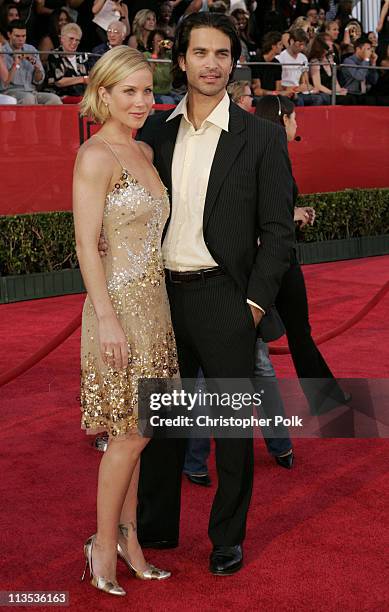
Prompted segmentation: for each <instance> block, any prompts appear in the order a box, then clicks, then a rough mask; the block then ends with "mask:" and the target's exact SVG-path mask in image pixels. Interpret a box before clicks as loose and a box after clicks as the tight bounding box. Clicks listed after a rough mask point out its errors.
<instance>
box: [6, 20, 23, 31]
mask: <svg viewBox="0 0 389 612" xmlns="http://www.w3.org/2000/svg"><path fill="white" fill-rule="evenodd" d="M12 30H26V24H25V23H24V21H22V20H21V19H13V20H12V21H10V22H9V24H8V25H7V32H12Z"/></svg>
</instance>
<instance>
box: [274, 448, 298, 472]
mask: <svg viewBox="0 0 389 612" xmlns="http://www.w3.org/2000/svg"><path fill="white" fill-rule="evenodd" d="M274 458H275V460H276V463H278V465H280V466H281V467H283V468H286V469H287V470H291V469H292V467H293V463H294V454H293V451H292V452H291V453H289V455H284V456H283V457H274Z"/></svg>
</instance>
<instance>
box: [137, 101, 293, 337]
mask: <svg viewBox="0 0 389 612" xmlns="http://www.w3.org/2000/svg"><path fill="white" fill-rule="evenodd" d="M170 112H171V111H167V112H162V113H158V114H156V115H154V116H152V117H150V118H149V119H148V121H147V122H146V124H145V126H144V127H143V128H142V130H141V131H140V132H139V133H138V136H137V138H138V139H139V140H142V141H144V142H147V143H148V144H149V145H150V146H151V147H152V148H153V150H154V165H155V166H156V168H157V170H158V172H159V174H160V177H161V180H162V182H163V183H164V184H165V186H166V187H167V189H168V192H169V195H170V196H171V193H172V176H171V168H172V159H173V153H174V146H175V141H176V137H177V133H178V128H179V126H180V121H181V115H179V116H177V117H175V118H174V119H172V120H171V121H166V119H167V117H168V116H169V115H170ZM229 112H230V121H229V131H228V132H225V131H224V130H223V131H222V133H221V136H220V139H219V142H218V145H217V149H216V153H215V157H214V160H213V164H212V168H211V172H210V176H209V182H208V190H207V194H206V201H205V207H204V218H203V232H204V240H205V244H206V245H207V248H208V250H209V252H210V253H211V255H212V257H213V258H214V260H215V261H216V262H217V263H218V264H219V265H220V266H222V267H223V268H224V269H225V270H226V272H227V273H228V274H229V275H230V276H231V277H232V278H233V279H234V281H235V282H236V284H237V285H238V287H240V289H241V291H242V293H243V295H245V296H246V297H247V298H248V299H250V300H252V301H253V302H255V303H256V304H258V305H259V306H261V307H262V308H263V309H264V310H265V311H269V309H270V307H271V306H272V305H273V304H274V300H275V297H276V295H277V293H278V289H279V287H280V284H281V279H282V276H283V274H284V273H285V272H286V270H287V269H288V267H289V262H290V255H291V252H292V248H293V245H294V242H295V227H294V222H293V201H292V199H293V179H292V173H291V167H290V161H289V155H288V149H287V143H286V135H285V130H284V129H283V128H282V127H281V126H278V125H276V124H274V123H271V122H269V121H266V120H262V119H260V118H258V117H255V116H252V115H251V114H250V113H248V112H246V111H244V110H242V109H240V108H239V107H238V106H236V105H235V104H234V103H232V102H231V104H230V111H229ZM192 177H193V182H195V181H196V168H193V172H192ZM166 227H167V226H166ZM165 231H166V228H165ZM258 237H259V239H260V245H259V246H258ZM265 319H267V317H264V318H263V319H262V321H263V322H264V323H265V324H266V321H265ZM261 326H262V324H261V325H260V328H259V329H260V333H261Z"/></svg>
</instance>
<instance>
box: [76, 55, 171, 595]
mask: <svg viewBox="0 0 389 612" xmlns="http://www.w3.org/2000/svg"><path fill="white" fill-rule="evenodd" d="M152 85H153V75H152V72H151V70H150V68H149V66H148V63H147V61H146V59H145V58H144V57H143V55H142V54H141V53H139V52H138V51H136V50H134V49H129V48H128V47H126V46H120V47H116V48H114V49H111V50H110V51H107V53H105V54H104V55H103V57H101V58H100V59H99V60H98V62H97V63H96V64H95V66H94V67H93V69H92V71H91V74H90V80H89V83H88V87H87V90H86V93H85V96H84V99H83V101H82V103H81V112H82V114H83V115H86V116H88V117H90V118H92V119H93V120H95V121H97V122H99V123H102V128H101V130H100V131H99V132H98V134H96V135H94V136H92V138H90V139H89V140H88V141H87V142H86V143H84V144H83V146H82V147H81V148H80V151H79V153H78V156H77V160H76V164H75V169H74V185H73V202H74V205H73V208H74V222H75V233H76V246H77V255H78V259H79V262H80V268H81V272H82V275H83V279H84V282H85V286H86V289H87V292H88V295H87V298H86V301H85V305H84V310H83V321H82V338H81V377H82V378H81V411H82V428H84V429H86V430H87V432H88V433H93V434H95V433H98V432H102V431H106V432H108V433H109V443H108V448H107V450H106V452H105V454H104V456H103V458H102V460H101V463H100V468H99V476H98V488H97V532H96V534H95V535H93V536H91V537H90V538H89V539H88V540H87V542H86V543H85V546H84V554H85V561H86V564H85V571H86V569H87V566H88V565H89V571H90V575H91V583H92V585H93V586H94V587H96V588H97V589H100V590H102V591H106V592H108V593H111V594H112V595H119V596H120V595H125V591H124V589H123V588H122V587H121V586H119V584H118V583H117V580H116V559H117V554H118V555H119V557H120V558H121V559H122V560H123V561H124V562H125V563H126V565H127V567H128V568H129V569H130V570H131V571H133V572H134V573H135V575H136V576H137V577H138V578H142V579H153V578H154V579H157V580H161V579H164V578H168V577H169V576H170V573H169V572H166V571H164V570H159V569H157V568H155V567H154V566H152V565H150V564H148V563H146V561H145V559H144V556H143V552H142V549H141V548H140V545H139V542H138V539H137V532H136V508H137V490H138V477H139V457H140V454H141V452H142V450H143V448H144V447H145V446H146V444H147V442H148V439H146V438H142V437H141V436H140V435H139V433H138V431H137V421H138V403H137V400H138V396H137V385H138V381H139V379H140V378H147V377H153V378H170V377H174V376H176V375H177V372H178V366H177V353H176V345H175V340H174V335H173V330H172V326H171V319H170V311H169V306H168V299H167V294H166V289H165V276H164V269H163V263H162V256H161V247H160V245H161V236H162V230H163V227H164V225H165V222H166V220H167V218H168V214H169V201H168V197H167V194H166V189H165V187H164V186H163V185H162V183H161V180H160V178H159V176H158V174H157V172H156V170H155V168H154V166H153V165H152V154H151V149H149V147H148V146H147V145H145V144H143V143H137V142H136V141H135V140H133V138H132V131H133V130H137V129H139V128H140V127H141V126H142V125H143V124H144V122H145V121H146V118H147V116H148V114H149V112H150V110H151V107H152V104H153V88H152ZM102 228H103V231H104V235H105V240H106V242H107V243H108V246H109V248H108V254H107V257H105V258H103V259H101V258H100V256H99V253H98V241H99V236H100V232H101V229H102ZM85 571H84V576H85ZM84 576H83V578H84Z"/></svg>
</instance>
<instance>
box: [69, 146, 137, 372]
mask: <svg viewBox="0 0 389 612" xmlns="http://www.w3.org/2000/svg"><path fill="white" fill-rule="evenodd" d="M111 179H112V158H111V156H109V154H108V153H107V152H106V151H105V150H103V148H102V147H99V146H96V145H93V144H92V145H91V143H86V146H85V145H84V148H81V149H80V152H79V154H78V156H77V160H76V164H75V168H74V175H73V214H74V227H75V236H76V251H77V257H78V261H79V263H80V269H81V273H82V277H83V280H84V283H85V287H86V290H87V292H88V296H89V299H90V300H91V302H92V304H93V308H94V310H95V313H96V317H97V321H98V335H99V338H98V341H99V346H100V351H101V355H102V359H103V361H104V362H105V363H106V364H108V365H111V366H112V367H114V368H115V369H119V368H124V367H125V366H126V365H127V363H128V353H127V342H126V337H125V335H124V332H123V330H122V327H121V325H120V323H119V321H118V319H117V316H116V314H115V311H114V309H113V306H112V302H111V300H110V297H109V295H108V289H107V282H106V278H105V274H104V269H103V264H102V261H101V259H100V256H99V253H98V250H97V245H98V241H99V236H100V232H101V227H102V222H103V212H104V205H105V198H106V194H107V192H108V190H109V186H110V183H111ZM109 355H113V357H110V356H109Z"/></svg>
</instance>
